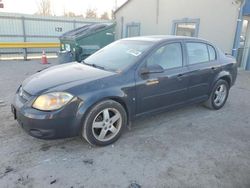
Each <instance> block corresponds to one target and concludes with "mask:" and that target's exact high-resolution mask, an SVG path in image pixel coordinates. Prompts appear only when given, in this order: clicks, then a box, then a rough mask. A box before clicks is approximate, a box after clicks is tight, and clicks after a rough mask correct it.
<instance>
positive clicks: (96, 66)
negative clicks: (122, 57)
mask: <svg viewBox="0 0 250 188" xmlns="http://www.w3.org/2000/svg"><path fill="white" fill-rule="evenodd" d="M82 63H83V64H85V65H88V66H91V67H95V68H99V69H103V70H105V67H102V66H100V65H96V64H94V63H86V62H85V61H82Z"/></svg>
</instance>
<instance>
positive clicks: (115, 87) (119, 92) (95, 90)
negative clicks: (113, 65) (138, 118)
mask: <svg viewBox="0 0 250 188" xmlns="http://www.w3.org/2000/svg"><path fill="white" fill-rule="evenodd" d="M129 75H131V74H130V73H127V74H119V75H117V76H115V77H110V78H105V79H103V80H98V81H95V82H92V83H90V84H89V85H84V86H79V87H78V89H77V90H78V91H77V97H79V98H80V99H82V101H83V102H82V104H81V105H80V106H79V109H78V112H77V116H76V117H77V118H78V119H79V121H81V122H83V120H84V119H85V117H86V115H87V113H88V112H89V110H90V109H91V108H92V107H93V106H94V105H95V104H97V103H99V102H101V101H103V100H108V99H112V100H115V101H117V102H119V103H121V104H122V105H123V106H124V108H125V110H126V111H127V115H128V118H129V120H130V118H131V119H133V117H134V116H133V114H134V112H135V101H134V98H135V88H134V87H135V82H134V77H133V76H129ZM72 90H74V91H70V90H69V92H74V93H76V91H75V90H76V88H74V89H72ZM80 128H81V126H80V127H79V129H80Z"/></svg>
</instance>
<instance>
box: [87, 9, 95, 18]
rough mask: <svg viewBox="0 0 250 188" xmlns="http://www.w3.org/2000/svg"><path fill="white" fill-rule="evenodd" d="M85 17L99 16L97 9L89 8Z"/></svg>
mask: <svg viewBox="0 0 250 188" xmlns="http://www.w3.org/2000/svg"><path fill="white" fill-rule="evenodd" d="M85 17H86V18H97V13H96V9H87V11H86V15H85Z"/></svg>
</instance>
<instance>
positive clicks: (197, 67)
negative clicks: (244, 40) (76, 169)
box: [11, 36, 237, 146]
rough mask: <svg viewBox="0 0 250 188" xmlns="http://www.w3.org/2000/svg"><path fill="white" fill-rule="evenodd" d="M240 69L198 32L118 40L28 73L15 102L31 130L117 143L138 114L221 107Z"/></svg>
mask: <svg viewBox="0 0 250 188" xmlns="http://www.w3.org/2000/svg"><path fill="white" fill-rule="evenodd" d="M236 76H237V64H236V61H235V59H234V58H232V57H230V56H226V55H225V54H224V53H222V51H221V50H220V49H218V48H217V47H216V46H214V45H213V44H211V43H210V42H208V41H206V40H202V39H198V38H189V37H176V36H147V37H135V38H127V39H122V40H118V41H116V42H114V43H112V44H110V45H108V46H106V47H104V48H103V49H101V50H99V51H98V52H96V53H95V54H93V55H91V56H90V57H88V58H87V59H85V60H84V61H83V62H82V63H69V64H63V65H58V66H53V67H51V68H48V69H45V70H43V71H41V72H38V73H36V74H34V75H33V76H31V77H29V78H27V79H26V80H25V81H24V82H23V83H22V84H21V86H20V87H19V88H18V90H17V92H16V95H15V97H14V101H13V104H12V106H11V108H12V112H13V114H14V117H15V119H17V121H18V122H19V124H20V126H21V127H22V128H23V129H24V130H25V131H26V132H27V133H28V134H30V135H32V136H34V137H37V138H42V139H56V138H66V137H73V136H77V135H80V136H81V137H83V138H85V139H86V140H87V141H88V142H89V143H90V144H92V145H98V146H105V145H108V144H111V143H113V142H115V141H116V140H117V139H118V138H119V137H120V136H121V134H122V132H123V130H124V129H125V127H126V126H127V125H128V124H130V122H132V121H133V120H134V119H135V118H137V117H140V116H145V115H149V114H155V113H158V112H162V111H166V110H169V109H173V108H179V107H181V106H184V105H190V104H194V103H204V105H205V106H207V107H208V108H210V109H214V110H219V109H220V108H222V107H223V106H224V104H225V103H226V101H227V98H228V94H229V90H230V88H231V87H232V86H233V85H234V83H235V80H236Z"/></svg>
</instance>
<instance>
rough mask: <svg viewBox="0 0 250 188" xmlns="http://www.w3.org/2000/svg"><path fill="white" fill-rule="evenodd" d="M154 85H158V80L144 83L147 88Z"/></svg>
mask: <svg viewBox="0 0 250 188" xmlns="http://www.w3.org/2000/svg"><path fill="white" fill-rule="evenodd" d="M155 84H159V80H158V79H150V80H147V82H146V85H148V86H150V85H155Z"/></svg>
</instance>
